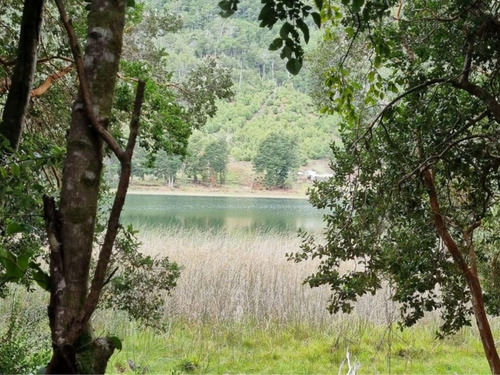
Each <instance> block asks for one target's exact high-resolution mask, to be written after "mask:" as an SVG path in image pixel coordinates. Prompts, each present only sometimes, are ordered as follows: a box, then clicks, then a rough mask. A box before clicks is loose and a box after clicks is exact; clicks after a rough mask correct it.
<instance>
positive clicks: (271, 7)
mask: <svg viewBox="0 0 500 375" xmlns="http://www.w3.org/2000/svg"><path fill="white" fill-rule="evenodd" d="M239 2H240V1H239V0H222V1H221V2H220V3H219V7H220V8H221V9H222V12H221V15H222V16H223V17H229V16H231V15H232V14H233V13H234V12H235V11H236V10H238V3H239ZM262 4H264V6H263V7H262V9H261V10H260V14H259V21H260V27H267V28H269V29H272V28H273V26H274V25H275V24H276V23H277V22H278V21H283V24H282V26H281V28H280V32H279V34H280V36H279V37H278V38H276V39H274V40H273V42H272V43H271V44H270V45H269V49H270V50H271V51H275V50H278V49H281V54H280V57H281V58H282V59H285V58H286V59H287V60H288V62H287V64H286V68H287V70H288V71H289V72H290V73H292V74H298V73H299V72H300V70H301V68H302V63H303V56H304V50H303V48H302V44H301V37H300V33H299V31H300V32H301V33H302V36H303V38H304V41H305V43H308V42H309V26H308V25H307V23H306V19H307V17H309V16H311V17H312V19H313V20H314V22H315V23H316V25H317V26H318V27H320V26H321V17H320V15H319V13H317V12H313V7H312V6H311V5H308V4H305V3H303V2H302V1H300V0H297V1H283V0H263V1H262ZM316 6H317V7H318V8H319V9H321V7H322V0H317V1H316Z"/></svg>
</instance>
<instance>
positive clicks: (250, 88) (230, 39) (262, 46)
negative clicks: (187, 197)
mask: <svg viewBox="0 0 500 375" xmlns="http://www.w3.org/2000/svg"><path fill="white" fill-rule="evenodd" d="M144 7H145V10H146V12H152V13H154V14H157V15H169V14H172V15H175V16H178V17H179V18H180V20H181V21H182V24H183V27H182V29H181V30H179V31H177V32H175V33H164V34H163V35H161V36H159V37H158V38H156V39H155V40H154V41H153V42H152V43H153V44H154V45H155V46H156V47H157V48H162V49H164V51H165V52H166V54H168V55H167V56H166V57H165V58H164V60H163V61H164V63H165V64H166V67H167V68H166V69H167V70H168V71H170V72H171V73H172V80H173V81H182V80H184V79H185V77H186V75H187V74H189V72H190V71H191V70H192V69H194V68H195V67H196V66H197V65H199V64H200V61H202V60H203V59H205V58H207V57H215V58H216V59H217V61H218V63H219V64H221V65H222V66H223V67H226V68H229V69H230V72H231V73H230V74H231V77H232V80H233V82H234V86H233V88H232V90H233V91H234V97H233V98H232V99H231V100H229V101H219V102H218V103H217V106H218V111H217V113H216V115H215V117H213V118H210V119H208V122H207V124H206V125H205V126H204V127H202V128H200V129H198V130H195V131H194V133H193V135H192V137H191V142H190V146H189V155H191V159H190V158H189V157H188V158H187V159H186V163H185V164H184V166H185V168H186V170H187V171H188V172H189V171H192V170H193V169H194V170H197V169H200V174H201V175H203V173H201V169H203V168H198V167H197V166H193V163H194V162H196V161H199V160H200V155H202V154H203V155H204V153H205V148H206V147H207V145H208V144H210V143H211V142H213V141H214V140H219V141H220V140H225V141H226V142H227V150H228V152H229V159H230V160H233V161H252V160H253V159H254V158H255V156H256V153H257V150H258V147H259V144H260V143H261V142H262V141H263V140H264V138H265V137H266V136H268V135H269V134H270V133H273V132H279V133H280V134H282V135H283V136H289V137H291V138H292V139H293V141H294V143H295V144H296V145H297V148H298V157H299V160H300V164H301V165H305V164H307V161H308V160H310V159H316V160H317V159H326V158H328V156H329V153H330V149H329V145H330V143H331V142H332V141H334V140H335V139H336V136H335V129H336V121H335V117H332V116H329V117H322V116H321V115H320V114H319V112H318V109H317V107H315V106H314V104H313V102H312V100H311V98H310V97H309V96H308V94H307V93H308V91H309V90H308V80H309V79H308V75H307V73H305V74H301V75H299V76H292V75H291V74H290V73H288V72H287V71H286V69H285V63H286V60H285V61H284V60H281V59H280V56H279V54H277V53H275V52H273V51H269V44H270V43H271V42H272V40H273V37H274V35H273V33H272V32H271V33H270V32H268V31H266V30H264V29H260V28H256V27H255V22H256V19H257V17H258V12H259V10H260V5H259V4H258V3H252V2H248V3H245V4H243V8H242V9H241V11H239V12H238V13H237V14H235V16H234V17H231V18H229V19H223V18H221V17H220V16H219V15H218V14H219V13H220V8H218V6H217V4H216V3H215V2H214V3H212V2H206V1H201V0H192V1H182V2H181V1H175V2H166V1H161V0H147V1H145V3H144ZM312 29H313V28H312V27H311V30H312ZM315 37H316V39H318V38H319V35H316V34H314V33H313V37H312V39H315ZM311 44H312V45H314V44H315V43H314V40H312V41H311ZM143 155H144V156H145V155H146V153H143ZM190 160H191V162H190ZM138 164H141V166H138V170H142V171H144V170H145V169H147V168H144V167H143V166H144V165H146V164H147V163H146V159H145V157H143V158H138ZM179 167H180V165H179ZM149 172H150V173H152V174H155V173H156V174H158V173H161V171H160V170H158V169H157V170H156V171H155V169H154V168H149ZM140 174H141V173H139V175H140ZM167 174H168V173H167ZM191 174H193V173H191ZM202 177H203V176H202ZM195 180H196V178H195Z"/></svg>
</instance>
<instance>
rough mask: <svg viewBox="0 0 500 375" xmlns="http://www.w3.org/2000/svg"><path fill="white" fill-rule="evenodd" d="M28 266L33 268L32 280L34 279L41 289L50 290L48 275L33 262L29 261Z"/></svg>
mask: <svg viewBox="0 0 500 375" xmlns="http://www.w3.org/2000/svg"><path fill="white" fill-rule="evenodd" d="M30 267H31V268H33V269H34V270H35V271H34V272H33V280H35V282H36V283H37V284H38V285H39V286H40V288H42V289H43V290H46V291H47V292H48V291H50V276H49V275H48V274H47V273H46V272H45V271H43V270H42V269H41V268H40V266H39V265H38V264H36V263H35V262H30Z"/></svg>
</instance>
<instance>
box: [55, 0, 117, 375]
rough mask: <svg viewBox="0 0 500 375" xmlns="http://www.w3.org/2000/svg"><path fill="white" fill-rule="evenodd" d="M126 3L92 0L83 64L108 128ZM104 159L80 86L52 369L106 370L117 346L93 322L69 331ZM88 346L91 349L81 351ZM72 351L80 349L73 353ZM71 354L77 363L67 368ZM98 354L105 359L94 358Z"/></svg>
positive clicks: (85, 278)
mask: <svg viewBox="0 0 500 375" xmlns="http://www.w3.org/2000/svg"><path fill="white" fill-rule="evenodd" d="M125 4H126V1H125V0H93V1H92V2H91V9H90V13H89V17H88V32H87V44H86V48H85V57H84V66H85V72H86V75H87V78H88V82H89V84H90V89H91V93H92V98H93V111H94V114H95V115H96V117H97V119H98V120H99V122H100V123H101V124H102V125H103V126H104V127H107V125H108V124H109V117H110V113H111V105H112V101H113V93H114V87H115V82H116V74H117V72H118V67H119V61H120V55H121V47H122V36H123V28H124V24H125ZM102 159H103V144H102V140H101V139H100V137H99V136H98V134H97V133H96V132H95V131H94V129H93V128H92V126H91V124H90V121H89V119H88V117H87V115H86V112H85V107H84V102H83V98H82V91H81V90H80V95H79V97H78V99H77V101H76V102H75V104H74V105H73V111H72V120H71V127H70V130H69V134H68V141H67V156H66V160H65V164H64V169H63V176H62V191H61V201H60V216H61V228H60V236H61V248H62V261H63V262H62V273H63V281H64V284H65V285H64V288H63V289H64V290H63V293H62V298H61V299H60V301H57V300H55V301H52V300H51V305H50V306H49V310H50V311H51V314H53V315H54V316H55V319H53V322H51V330H52V337H53V346H54V351H53V356H52V360H51V362H50V365H49V367H48V368H47V372H48V373H61V372H62V373H71V372H74V369H75V368H76V369H77V372H78V373H103V372H104V370H105V368H106V363H107V360H108V359H109V356H111V354H112V352H113V349H114V348H113V346H112V345H111V344H110V343H104V342H100V341H99V344H102V345H97V342H98V340H96V341H93V338H92V331H91V328H90V326H89V325H88V324H86V325H85V327H83V328H82V329H81V330H80V332H79V333H78V335H77V337H76V339H74V338H72V337H69V336H68V334H67V333H68V331H70V330H71V325H72V324H75V321H78V317H79V316H81V313H82V310H83V306H84V304H85V301H86V299H87V295H88V282H89V269H90V260H91V255H92V249H93V239H94V229H95V218H96V212H97V203H98V197H99V185H100V178H101V172H102ZM84 346H86V347H87V348H88V349H86V350H84V351H81V350H78V349H79V348H81V347H84ZM68 348H71V349H68ZM67 353H76V354H74V355H73V357H71V356H68V355H67ZM101 354H103V356H102V357H100V355H101ZM68 358H69V361H73V360H74V361H76V363H75V364H73V363H70V365H71V366H69V367H68V365H67V364H66V362H68ZM97 358H100V361H98V362H100V363H95V362H96V361H95V360H96V359H97Z"/></svg>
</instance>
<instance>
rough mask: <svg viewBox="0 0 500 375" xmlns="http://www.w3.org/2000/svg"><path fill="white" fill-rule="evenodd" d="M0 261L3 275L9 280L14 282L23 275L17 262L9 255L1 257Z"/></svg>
mask: <svg viewBox="0 0 500 375" xmlns="http://www.w3.org/2000/svg"><path fill="white" fill-rule="evenodd" d="M0 263H2V265H3V266H4V268H5V277H6V278H7V279H8V280H9V281H14V282H16V281H18V280H19V279H21V277H23V276H24V271H22V270H21V269H20V268H19V266H18V264H17V263H16V262H15V261H14V260H12V259H11V258H10V257H1V258H0Z"/></svg>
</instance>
